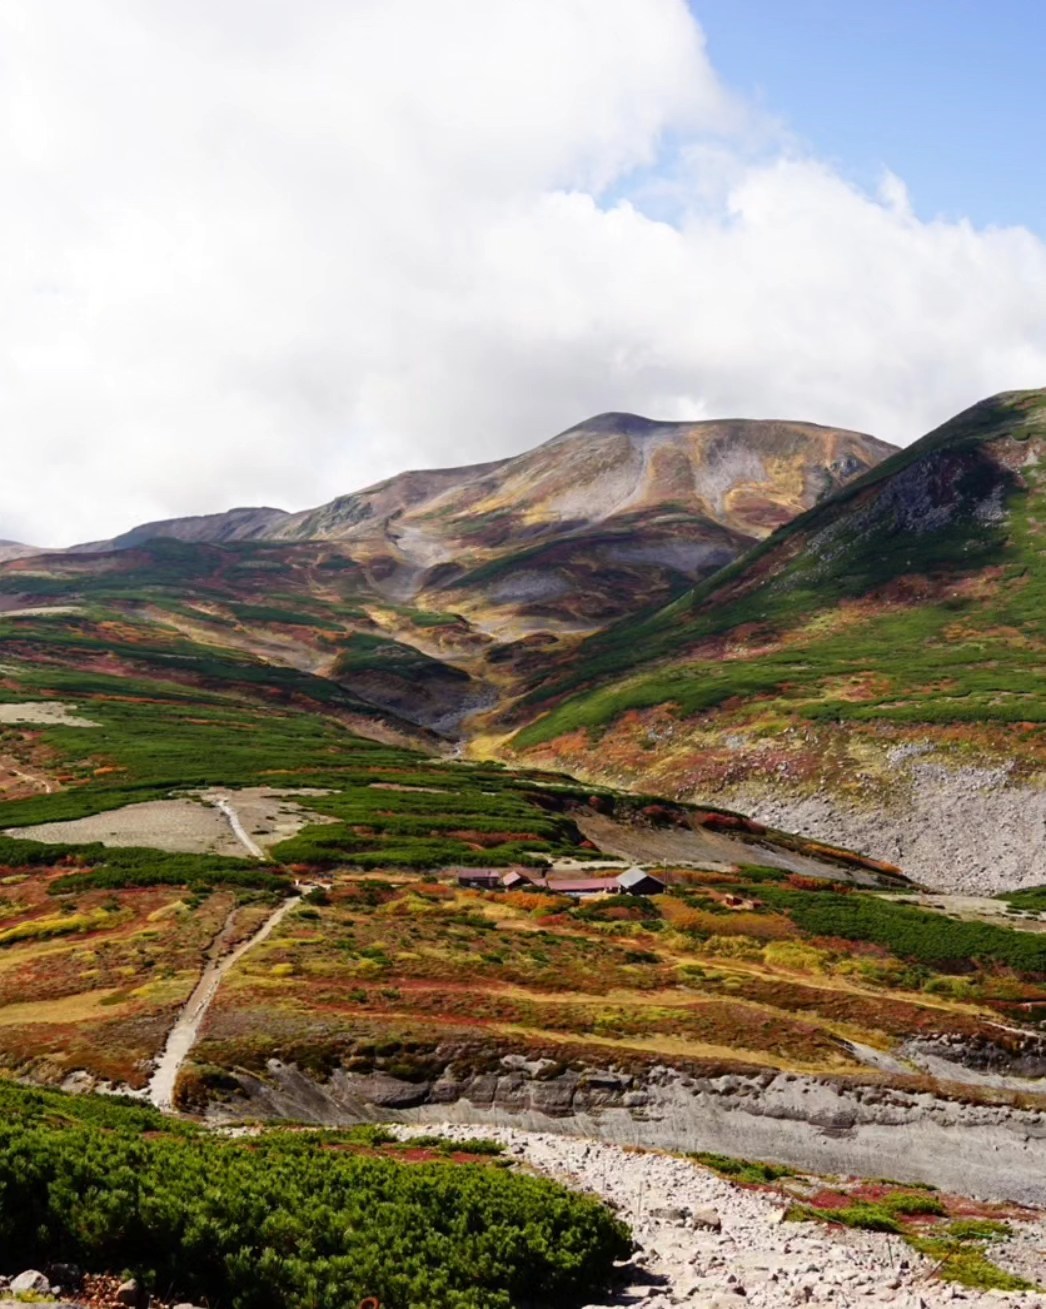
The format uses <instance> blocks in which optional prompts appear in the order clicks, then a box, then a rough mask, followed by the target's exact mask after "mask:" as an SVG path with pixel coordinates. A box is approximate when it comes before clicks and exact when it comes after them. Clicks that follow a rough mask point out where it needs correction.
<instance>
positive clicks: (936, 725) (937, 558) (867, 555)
mask: <svg viewBox="0 0 1046 1309" xmlns="http://www.w3.org/2000/svg"><path fill="white" fill-rule="evenodd" d="M1044 455H1046V392H1043V391H1032V392H1020V393H1013V394H1007V395H1002V396H997V397H995V398H993V399H991V400H987V401H984V402H982V403H981V404H978V405H975V406H974V407H973V408H972V409H969V410H967V411H966V412H964V413H962V414H960V415H959V416H958V417H956V418H955V419H953V420H951V421H950V422H949V423H946V424H945V425H944V426H943V427H941V428H939V429H937V430H936V431H934V432H931V433H930V434H929V435H927V436H926V437H924V438H923V439H922V440H921V441H919V442H917V443H915V444H914V445H913V446H911V447H909V448H908V449H906V450H904V451H901V452H899V453H897V454H895V455H894V456H892V457H891V458H890V459H888V460H886V461H885V462H883V463H882V464H880V465H879V466H878V467H877V468H875V469H874V470H872V471H871V472H869V473H867V474H865V475H864V476H863V477H861V478H858V479H857V480H855V481H854V482H853V483H851V484H850V485H849V486H848V487H846V488H844V489H843V490H841V491H840V492H838V493H837V494H836V495H835V496H833V497H832V498H831V499H829V500H827V501H825V502H823V503H821V504H819V505H817V506H815V507H814V508H813V509H811V510H810V511H808V512H807V513H805V514H803V515H801V516H799V517H797V518H796V519H795V520H793V521H792V522H791V523H789V524H787V525H786V526H784V527H783V528H781V529H780V530H779V531H778V532H776V533H775V534H774V535H773V536H771V537H770V538H769V539H768V540H766V541H765V542H763V543H762V544H760V545H758V546H756V547H755V548H753V549H752V550H751V551H750V552H749V553H747V554H746V555H745V556H744V557H743V558H741V559H740V560H738V561H737V562H736V563H735V564H734V565H733V566H731V567H730V568H728V569H726V570H724V571H723V572H722V573H720V574H719V575H718V576H716V577H715V578H713V579H712V580H711V581H710V582H708V583H707V584H705V585H704V586H702V587H699V588H698V589H697V590H696V591H693V592H692V593H690V594H688V595H686V596H684V597H682V598H680V599H679V600H677V601H676V602H675V603H673V604H672V605H670V606H669V607H667V608H665V609H663V610H662V611H661V612H659V613H656V614H654V615H653V616H649V617H647V618H645V619H641V620H639V621H627V620H626V621H625V622H622V623H621V624H618V625H616V626H614V627H612V628H610V629H609V630H608V631H606V632H605V633H602V634H599V635H597V636H595V637H594V638H592V639H590V640H589V641H587V642H585V643H584V644H583V645H582V646H581V647H580V649H579V650H578V651H577V652H576V653H575V656H574V657H573V659H572V660H571V662H570V664H569V666H568V667H567V666H564V667H563V668H562V669H561V671H560V673H559V675H558V676H552V677H547V678H546V679H545V680H544V682H543V684H542V685H540V686H538V687H536V688H535V689H533V690H532V691H531V693H530V695H529V697H528V698H527V699H526V700H525V701H524V702H523V704H522V705H520V706H517V709H516V721H517V722H518V721H520V720H521V719H525V718H526V717H528V716H529V717H531V718H534V719H535V721H533V722H532V723H531V724H530V725H529V726H527V727H526V728H525V729H524V730H523V731H522V732H521V733H519V735H517V736H516V738H515V740H514V746H515V748H516V749H517V750H518V751H519V752H521V753H523V754H525V755H526V756H527V757H530V758H533V759H535V760H541V761H543V762H546V763H552V762H554V763H556V764H557V765H560V766H570V767H573V768H574V769H575V770H577V771H580V772H581V773H583V774H587V775H590V776H599V777H603V778H612V779H614V780H615V781H617V782H618V783H619V784H620V783H627V784H631V783H635V784H640V785H646V786H651V787H657V788H660V789H662V790H665V791H667V792H669V793H672V794H676V795H680V796H686V795H694V794H700V795H704V796H715V797H718V798H719V799H720V801H729V802H730V803H742V802H743V803H744V804H745V805H746V806H747V807H748V808H749V809H750V810H752V811H754V812H755V813H757V814H758V815H762V816H764V817H766V818H768V819H771V820H773V821H776V822H785V823H787V822H795V823H799V824H801V825H802V826H803V827H804V829H805V830H809V831H813V832H817V833H818V834H820V835H822V836H824V837H826V838H827V839H832V840H839V841H851V842H856V844H858V845H859V846H861V847H862V848H865V849H867V850H869V851H871V852H874V853H876V854H878V855H879V856H880V857H882V858H888V859H891V860H894V861H897V862H899V863H901V864H902V865H903V866H904V867H905V868H907V869H908V870H909V871H912V872H914V873H915V874H916V875H918V876H920V877H923V878H925V879H926V880H928V881H931V882H933V881H934V880H937V881H938V882H939V883H941V884H947V883H948V882H949V880H951V882H952V884H955V883H956V882H959V883H960V884H961V882H962V881H963V880H965V881H966V883H967V884H968V885H970V887H971V889H973V888H974V887H976V886H979V887H980V889H983V888H984V887H985V886H986V885H990V884H992V882H993V881H994V882H995V883H996V884H1000V883H1002V884H1006V883H1008V884H1010V885H1019V884H1028V883H1034V882H1041V881H1042V880H1043V873H1044V868H1043V841H1042V832H1043V830H1044V825H1046V793H1044V791H1043V789H1042V780H1043V769H1044V767H1046V755H1044V740H1046V735H1044V733H1043V730H1042V723H1043V721H1044V720H1046V672H1044V670H1046V661H1044V658H1043V654H1044V639H1046V557H1044V546H1046V537H1044V523H1046V499H1044V491H1046V484H1044V476H1046V474H1044ZM596 739H598V741H599V748H598V752H594V751H593V748H592V747H593V741H594V740H596ZM596 759H598V764H597V763H596V762H595V760H596ZM985 878H987V881H985V880H984V879H985Z"/></svg>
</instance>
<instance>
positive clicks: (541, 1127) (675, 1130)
mask: <svg viewBox="0 0 1046 1309" xmlns="http://www.w3.org/2000/svg"><path fill="white" fill-rule="evenodd" d="M236 1079H237V1081H238V1083H239V1088H240V1089H239V1092H238V1093H237V1094H234V1095H233V1096H232V1097H231V1098H230V1099H229V1100H228V1101H227V1102H226V1103H224V1104H221V1105H217V1104H216V1105H212V1106H211V1111H210V1112H211V1114H212V1116H213V1117H214V1118H216V1119H218V1120H225V1121H229V1120H233V1119H236V1118H240V1117H254V1118H256V1117H264V1118H273V1119H278V1118H292V1119H296V1120H298V1121H303V1122H309V1123H317V1124H326V1125H331V1126H334V1125H343V1124H347V1123H357V1122H376V1121H400V1122H436V1121H439V1122H459V1123H468V1124H473V1125H477V1126H479V1125H487V1124H500V1125H509V1126H516V1127H520V1128H525V1129H528V1130H537V1131H551V1132H561V1133H567V1134H571V1135H581V1136H588V1137H595V1138H598V1139H601V1140H605V1141H610V1142H616V1143H619V1144H626V1145H636V1146H657V1147H661V1148H665V1149H671V1150H707V1151H718V1152H721V1153H725V1154H731V1155H743V1156H746V1157H751V1158H756V1159H766V1160H773V1161H777V1162H781V1163H786V1164H791V1165H793V1166H795V1167H801V1168H804V1169H807V1170H811V1171H816V1172H823V1173H850V1174H855V1175H864V1176H882V1175H884V1174H885V1175H889V1176H891V1177H896V1178H898V1179H900V1180H903V1181H912V1182H924V1183H928V1184H931V1185H936V1186H942V1187H946V1188H949V1189H952V1190H956V1191H960V1192H965V1193H970V1194H976V1195H983V1196H993V1197H997V1198H1000V1199H1008V1200H1013V1201H1018V1202H1022V1203H1028V1204H1046V1110H1041V1109H1040V1110H1034V1109H1017V1108H1014V1107H1013V1106H1012V1105H1009V1104H991V1103H982V1102H977V1101H975V1100H973V1099H970V1100H963V1099H957V1098H956V1099H951V1098H946V1097H945V1096H944V1095H938V1094H933V1093H931V1092H929V1091H920V1090H915V1089H901V1088H898V1087H890V1086H886V1085H880V1084H854V1083H851V1082H843V1081H833V1080H830V1079H827V1078H818V1077H810V1076H802V1075H799V1074H793V1073H784V1072H776V1071H765V1072H762V1071H753V1072H752V1073H730V1074H722V1073H720V1074H707V1075H702V1074H698V1073H687V1072H682V1071H679V1070H676V1069H672V1068H668V1067H663V1066H658V1067H654V1068H651V1069H649V1070H646V1071H644V1072H642V1073H637V1072H633V1071H628V1070H624V1069H614V1068H610V1069H595V1068H589V1069H583V1070H581V1071H578V1070H576V1069H573V1068H564V1067H562V1066H561V1065H555V1064H553V1063H552V1061H551V1060H545V1059H541V1060H530V1059H527V1058H525V1057H524V1056H522V1055H517V1054H508V1055H504V1056H503V1057H502V1058H501V1060H500V1061H499V1062H498V1063H497V1064H496V1066H493V1067H489V1068H488V1069H487V1070H486V1071H474V1072H468V1071H460V1072H455V1071H454V1070H453V1065H452V1064H451V1063H450V1062H449V1061H448V1064H447V1066H446V1067H445V1068H444V1069H443V1071H442V1072H440V1073H438V1074H437V1075H435V1076H433V1077H431V1078H429V1079H427V1080H419V1081H405V1080H402V1079H400V1078H397V1077H394V1076H392V1075H390V1074H389V1073H387V1072H382V1071H376V1072H370V1073H354V1072H347V1071H345V1070H344V1069H340V1068H339V1069H336V1070H335V1071H334V1073H333V1074H332V1075H331V1076H330V1077H329V1078H328V1079H327V1080H326V1081H325V1082H319V1081H316V1080H313V1079H312V1078H310V1077H308V1076H306V1075H305V1074H304V1073H303V1072H302V1071H301V1070H300V1069H298V1068H297V1067H295V1066H293V1065H288V1064H284V1063H281V1062H279V1061H276V1060H272V1061H270V1063H269V1064H268V1067H267V1069H266V1072H265V1074H264V1076H257V1075H252V1074H247V1073H242V1072H241V1073H237V1074H236Z"/></svg>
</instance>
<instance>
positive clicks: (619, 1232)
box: [0, 1084, 631, 1309]
mask: <svg viewBox="0 0 1046 1309" xmlns="http://www.w3.org/2000/svg"><path fill="white" fill-rule="evenodd" d="M0 1114H2V1117H0V1196H2V1201H3V1202H2V1207H0V1261H2V1262H3V1264H4V1265H6V1266H13V1265H14V1264H18V1265H19V1266H21V1265H25V1264H27V1263H28V1264H31V1263H42V1262H47V1261H54V1260H62V1261H72V1262H76V1263H79V1264H81V1265H82V1266H84V1267H87V1268H92V1269H98V1270H103V1269H106V1270H120V1269H124V1268H127V1269H132V1270H134V1272H135V1273H136V1274H137V1275H138V1276H139V1277H140V1278H142V1279H143V1280H144V1281H145V1282H146V1283H147V1284H148V1285H150V1286H151V1287H153V1288H155V1289H158V1290H161V1291H163V1292H164V1293H167V1292H177V1293H178V1295H180V1296H183V1297H184V1296H191V1297H192V1298H194V1299H196V1300H205V1301H207V1302H208V1303H212V1304H215V1303H219V1304H223V1305H226V1306H231V1309H345V1306H347V1305H351V1304H356V1303H358V1302H359V1301H360V1300H362V1299H364V1298H365V1297H368V1296H373V1297H375V1298H377V1299H378V1300H379V1301H380V1302H381V1304H382V1305H384V1306H386V1307H387V1309H410V1307H411V1306H416V1305H426V1306H430V1307H431V1309H508V1307H509V1306H511V1305H513V1304H519V1303H521V1302H526V1303H533V1304H535V1305H541V1304H544V1305H556V1306H570V1305H579V1304H582V1303H584V1302H585V1301H586V1300H587V1299H588V1298H590V1297H591V1295H592V1294H593V1293H595V1292H597V1291H599V1290H600V1289H601V1288H603V1287H604V1286H605V1285H606V1283H607V1280H608V1278H609V1276H610V1272H611V1267H612V1264H613V1261H614V1260H615V1259H620V1258H623V1257H625V1256H626V1255H627V1254H628V1253H629V1251H630V1249H631V1242H630V1239H629V1236H628V1232H627V1229H626V1228H625V1227H624V1226H623V1224H621V1223H620V1222H619V1221H618V1220H617V1219H615V1218H614V1217H613V1216H612V1215H611V1214H610V1212H609V1211H608V1210H607V1209H605V1208H604V1207H603V1206H602V1205H600V1204H599V1203H597V1202H596V1201H594V1200H592V1199H589V1198H587V1197H583V1196H577V1195H573V1194H571V1193H570V1192H568V1191H566V1190H565V1189H564V1188H562V1187H560V1186H557V1185H555V1184H554V1183H551V1182H546V1181H543V1180H539V1179H537V1178H533V1177H527V1176H522V1175H519V1176H517V1175H515V1174H512V1173H509V1172H506V1171H505V1170H504V1169H502V1168H497V1167H489V1166H484V1165H467V1166H459V1165H454V1164H451V1163H449V1162H447V1163H443V1162H440V1163H428V1164H418V1165H410V1164H402V1163H398V1162H395V1161H394V1160H389V1159H384V1158H366V1157H360V1156H358V1155H353V1154H351V1153H347V1152H345V1151H341V1150H339V1149H338V1148H337V1141H336V1139H334V1138H332V1137H331V1135H330V1134H325V1135H324V1136H323V1138H321V1139H320V1140H317V1139H315V1138H314V1137H313V1136H312V1135H310V1134H302V1133H290V1132H268V1133H264V1134H262V1135H261V1136H258V1137H253V1138H250V1139H249V1140H228V1139H219V1138H216V1137H214V1136H212V1135H209V1134H207V1133H205V1132H202V1131H199V1130H195V1129H192V1128H187V1127H184V1126H172V1125H170V1124H168V1122H167V1121H166V1120H164V1119H163V1118H161V1117H160V1116H159V1115H157V1114H153V1113H150V1112H149V1111H146V1110H142V1109H140V1108H131V1107H127V1106H124V1105H120V1104H117V1103H112V1102H109V1103H105V1104H103V1105H101V1106H99V1105H98V1104H97V1102H94V1101H92V1100H91V1099H85V1100H83V1101H80V1100H76V1101H73V1100H71V1099H69V1098H67V1097H63V1096H61V1095H59V1094H56V1093H43V1092H38V1091H27V1090H25V1089H23V1088H19V1087H15V1086H12V1085H10V1084H7V1085H4V1086H0Z"/></svg>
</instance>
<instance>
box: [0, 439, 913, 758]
mask: <svg viewBox="0 0 1046 1309" xmlns="http://www.w3.org/2000/svg"><path fill="white" fill-rule="evenodd" d="M890 449H891V447H889V446H886V445H885V444H884V443H882V442H880V441H876V440H874V439H873V438H871V437H865V436H861V435H859V434H856V433H852V432H845V431H840V430H837V429H833V428H825V427H817V426H815V425H812V424H801V423H770V422H762V423H760V422H719V423H696V424H684V423H653V422H650V421H648V420H646V419H641V418H636V417H634V416H630V415H622V414H610V415H604V416H602V417H600V418H596V419H593V420H591V421H590V422H588V423H584V424H582V425H580V426H579V427H576V428H572V429H571V430H570V431H567V432H564V433H563V434H561V435H560V436H558V437H556V438H554V439H553V440H552V441H549V442H547V443H546V444H545V445H542V446H540V447H538V448H537V449H536V450H533V451H530V452H529V453H527V454H524V455H520V456H518V457H516V458H513V459H505V460H500V461H498V462H496V463H491V464H482V465H477V466H474V467H471V468H452V469H442V470H436V471H433V472H416V473H404V474H402V475H401V476H399V477H395V478H392V479H390V480H389V481H387V482H383V483H380V484H379V485H377V486H374V487H371V488H369V489H367V490H365V491H361V492H358V493H357V494H354V495H350V496H345V497H342V498H340V499H338V500H334V501H332V502H331V503H330V504H329V505H326V506H323V507H322V508H320V509H316V510H312V511H309V512H307V513H301V514H287V513H284V512H283V511H282V510H279V509H269V508H262V509H234V510H230V511H229V512H228V513H224V514H211V515H205V516H202V517H198V518H184V519H174V520H169V521H166V522H157V523H147V524H143V525H142V526H140V527H136V528H134V529H133V530H131V531H129V532H126V533H124V534H123V535H121V536H119V537H116V538H114V539H113V540H111V541H103V542H95V543H92V544H90V545H86V546H82V547H78V548H77V549H75V550H72V551H58V552H51V553H49V554H47V555H46V556H42V555H39V554H37V555H35V556H34V555H32V554H31V552H26V551H19V552H18V556H21V555H24V554H26V553H29V554H30V556H31V557H29V558H24V557H13V558H12V559H10V560H8V561H7V563H6V566H5V565H4V563H3V561H2V560H0V610H2V611H4V612H6V613H8V614H13V613H19V612H22V611H26V612H27V613H28V612H29V611H33V610H36V609H38V608H40V607H41V605H42V606H44V607H46V606H48V605H50V606H61V607H68V606H70V605H72V606H79V605H83V604H92V605H97V604H98V603H99V602H104V603H105V604H106V605H108V606H110V607H111V608H112V610H113V612H114V616H119V617H121V618H123V619H127V618H129V617H132V616H133V617H134V618H135V619H136V620H139V621H141V620H147V621H148V622H150V623H156V624H159V625H160V626H162V627H164V628H166V629H167V630H168V631H169V633H170V634H171V635H172V636H174V635H177V637H178V638H179V639H183V640H184V639H188V640H194V641H195V640H201V641H204V642H205V643H207V644H210V645H216V646H219V647H221V648H222V649H226V650H230V649H231V650H236V651H238V652H240V653H241V654H244V655H247V656H249V657H250V658H252V659H259V660H262V661H264V662H267V663H272V664H276V665H282V666H287V667H291V668H294V669H297V670H299V671H305V672H308V673H310V674H313V675H317V676H319V677H322V678H325V679H329V680H330V681H332V682H334V683H336V684H337V685H338V686H339V687H340V688H342V689H343V690H344V691H346V692H348V693H349V694H350V695H351V696H353V697H356V698H357V699H359V700H362V701H364V702H366V703H368V704H370V705H372V706H374V707H375V708H376V709H377V710H379V711H381V712H383V713H386V714H389V715H392V716H394V718H395V719H396V720H398V721H400V722H403V723H407V724H413V725H415V726H416V727H420V728H422V729H424V730H426V731H429V730H431V731H434V732H436V733H438V734H440V735H441V736H444V737H450V738H454V739H457V738H460V737H461V735H462V733H463V730H464V724H465V723H466V722H467V721H468V720H469V719H470V718H471V717H472V716H473V715H475V714H477V713H480V712H484V711H490V710H492V709H496V708H498V707H499V706H500V705H502V704H503V703H504V702H505V701H507V700H511V699H512V698H514V697H515V695H516V694H517V693H518V690H519V688H520V684H521V679H522V678H525V677H528V676H530V675H532V674H533V672H534V671H535V670H537V669H538V668H540V667H541V666H542V665H543V664H544V662H545V661H546V660H547V659H548V657H549V655H550V653H551V652H552V651H554V650H556V649H557V648H559V647H562V648H564V649H569V648H572V647H573V646H574V645H575V644H576V643H577V641H578V639H579V638H580V637H581V636H583V635H585V634H588V633H591V632H593V631H597V630H599V629H600V628H601V627H602V626H603V625H604V624H605V623H606V622H607V621H608V620H609V619H611V618H614V617H620V616H621V615H623V614H632V613H635V612H636V611H638V610H640V609H644V608H647V607H649V606H650V605H651V604H654V603H656V602H657V601H658V600H664V599H667V598H670V597H671V596H674V595H677V594H679V593H680V592H681V591H683V590H685V589H686V588H687V587H688V586H689V585H691V584H692V582H693V581H694V580H695V579H698V578H702V577H705V576H707V575H708V574H709V573H711V572H713V571H715V570H716V569H718V568H719V567H721V566H722V565H724V564H727V563H729V562H730V561H731V560H733V559H735V558H736V557H737V556H738V555H739V554H740V553H742V552H743V551H744V550H746V549H747V548H749V547H750V546H751V545H752V544H753V543H754V542H755V541H757V540H759V539H761V538H762V537H764V536H765V535H766V534H767V533H768V532H769V531H770V530H771V529H772V528H773V527H774V526H775V525H776V524H778V523H781V522H783V521H786V520H788V519H789V518H791V517H793V516H794V515H795V514H796V513H798V512H800V511H801V510H802V509H803V508H805V507H807V506H809V505H811V504H813V503H815V502H816V501H817V500H818V499H819V498H821V497H822V496H824V495H825V494H828V493H830V492H831V491H832V490H834V489H836V488H838V487H839V486H841V485H843V484H844V483H846V482H847V481H848V480H850V479H852V478H853V477H855V476H858V475H860V474H861V473H863V472H865V471H867V470H868V469H870V468H872V467H873V466H874V465H875V464H876V463H877V461H878V460H880V459H881V458H883V457H884V455H885V454H886V453H888V451H889V450H890Z"/></svg>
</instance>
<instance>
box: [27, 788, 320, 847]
mask: <svg viewBox="0 0 1046 1309" xmlns="http://www.w3.org/2000/svg"><path fill="white" fill-rule="evenodd" d="M316 794H320V793H319V792H316V791H310V790H296V791H280V790H271V789H270V788H268V787H261V786H255V787H244V788H243V789H240V790H235V791H205V792H200V793H199V794H198V797H197V798H193V799H190V798H187V797H182V798H179V799H174V800H145V801H143V802H142V803H141V804H133V805H125V806H124V807H123V808H122V809H110V810H109V811H108V812H106V813H101V814H92V815H90V816H89V817H87V818H74V819H70V820H69V821H67V822H60V823H38V824H36V825H35V826H32V827H12V828H9V829H7V831H6V833H5V835H7V836H13V837H20V838H23V839H25V840H30V841H48V842H59V843H69V844H80V843H89V842H92V841H100V842H101V843H102V844H103V845H111V846H151V847H152V848H153V849H156V850H166V851H170V852H172V853H185V854H222V855H235V856H241V857H242V855H243V854H244V852H245V851H246V852H247V853H248V854H249V855H251V857H252V858H256V859H258V858H261V859H263V858H265V857H266V851H267V850H268V849H269V848H270V847H272V846H274V845H278V844H279V843H280V842H281V841H285V840H287V839H288V838H289V837H291V836H294V835H295V833H297V832H300V831H301V829H302V828H303V827H305V826H306V825H307V824H309V823H328V822H332V821H333V820H332V819H330V818H327V817H325V816H324V815H322V814H314V813H312V812H310V811H309V810H307V809H303V808H302V807H301V805H300V804H298V803H297V801H296V799H295V797H296V796H302V795H316Z"/></svg>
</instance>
